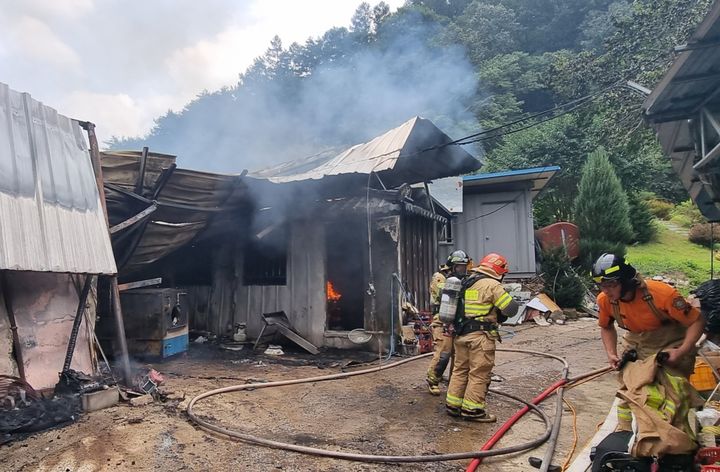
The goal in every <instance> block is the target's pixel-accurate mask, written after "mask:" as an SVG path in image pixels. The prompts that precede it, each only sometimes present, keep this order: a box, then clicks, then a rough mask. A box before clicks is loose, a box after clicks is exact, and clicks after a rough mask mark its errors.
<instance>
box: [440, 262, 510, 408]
mask: <svg viewBox="0 0 720 472" xmlns="http://www.w3.org/2000/svg"><path fill="white" fill-rule="evenodd" d="M507 272H508V268H507V260H506V259H505V258H504V257H503V256H501V255H499V254H495V253H490V254H488V255H486V256H485V257H483V259H482V260H481V261H480V264H478V265H477V266H476V267H473V269H472V270H471V272H470V275H469V276H468V277H467V278H466V279H465V280H464V281H463V284H462V287H463V291H462V293H463V296H462V298H461V300H462V303H460V304H459V305H458V311H457V314H456V318H455V333H456V337H455V341H454V349H455V361H454V366H453V371H452V375H451V377H450V385H449V386H448V392H447V396H446V399H445V404H446V407H447V412H448V414H449V415H451V416H459V417H462V418H464V419H467V420H471V421H479V422H493V421H496V420H497V418H496V417H495V416H494V415H491V414H489V413H488V412H487V405H486V403H485V395H486V394H487V390H488V386H489V385H490V375H491V374H490V373H491V372H492V369H493V366H494V365H495V342H496V341H498V340H499V339H500V336H499V334H498V323H499V322H500V323H501V322H502V321H504V320H505V319H507V318H509V317H512V316H514V315H515V314H516V313H517V310H518V308H519V307H518V304H517V302H515V300H513V298H512V297H511V296H510V294H508V293H507V292H506V291H505V289H504V288H503V286H502V283H501V281H502V279H503V277H504V276H505V274H506V273H507Z"/></svg>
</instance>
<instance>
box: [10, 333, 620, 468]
mask: <svg viewBox="0 0 720 472" xmlns="http://www.w3.org/2000/svg"><path fill="white" fill-rule="evenodd" d="M513 331H514V332H515V333H514V336H512V337H510V336H507V337H506V339H505V341H504V343H503V344H502V345H500V347H501V348H502V347H507V348H518V349H531V350H536V351H543V352H549V353H553V354H557V355H560V356H564V357H566V358H567V360H568V362H569V363H570V366H571V375H576V374H579V373H582V372H586V371H589V370H592V369H595V368H598V367H602V366H603V365H604V363H605V355H604V353H603V349H602V345H601V342H600V339H599V332H598V329H597V328H596V326H595V324H594V321H593V320H590V319H580V320H578V321H573V322H568V324H566V325H563V326H555V325H554V326H550V327H542V328H541V327H536V326H534V325H529V324H526V325H523V326H520V327H516V328H514V329H513ZM351 355H352V356H353V357H354V358H355V359H359V360H367V359H368V357H367V355H364V356H363V355H361V354H349V353H338V352H332V353H324V354H321V356H318V358H312V357H311V356H308V355H303V354H299V353H297V354H291V353H288V354H287V355H285V356H282V357H269V356H264V355H252V354H251V353H248V352H245V351H239V352H226V351H222V352H221V351H218V350H216V349H215V348H213V347H210V346H199V347H193V349H192V350H191V352H190V354H189V355H188V356H186V357H184V358H180V359H176V360H172V361H169V362H165V363H159V364H155V365H154V367H155V368H156V369H157V370H159V371H161V372H163V373H164V374H165V376H166V383H165V385H164V389H165V390H166V391H169V392H172V393H171V395H170V397H171V400H169V401H167V402H165V403H152V404H150V405H146V406H141V407H132V406H129V405H127V404H121V405H118V406H116V407H113V408H108V409H105V410H102V411H98V412H94V413H90V414H87V415H84V416H82V417H81V419H80V420H79V421H78V422H77V423H75V424H72V425H70V426H67V427H65V428H62V429H55V430H52V431H46V432H43V433H38V434H35V435H33V436H31V437H29V438H26V439H24V440H22V441H15V442H13V443H10V444H8V445H5V446H2V447H0V451H1V453H2V457H3V460H2V463H0V469H2V470H8V471H35V470H41V471H73V472H75V471H95V470H137V471H150V470H231V469H233V470H251V471H272V470H284V471H303V472H305V471H307V472H310V471H317V470H324V471H391V470H393V471H394V470H427V471H455V470H464V467H465V465H466V464H467V461H456V462H434V463H424V464H400V465H399V464H365V463H356V462H348V461H340V460H333V459H327V458H321V457H314V456H307V455H301V454H297V453H292V452H284V451H280V450H275V449H269V448H264V447H259V446H253V445H249V444H245V443H242V442H237V441H231V440H227V439H225V438H223V437H220V436H217V435H214V434H212V433H209V432H206V431H203V430H201V429H199V428H197V427H195V426H194V425H192V424H191V423H190V422H189V421H188V418H187V416H186V414H185V411H184V406H185V405H186V404H187V401H188V400H189V399H190V398H192V397H193V396H195V395H197V394H199V393H202V392H204V391H207V390H210V389H214V388H218V387H224V386H229V385H234V384H244V383H248V382H255V381H272V380H280V379H293V378H302V377H310V376H318V375H325V374H331V373H336V372H340V371H341V366H342V365H343V364H344V363H345V362H346V361H347V360H348V359H350V357H349V356H351ZM427 363H428V359H421V360H418V361H414V362H410V363H407V364H405V365H402V366H400V367H396V368H393V369H389V370H386V371H382V372H378V373H372V374H367V375H362V376H358V377H351V378H347V379H342V380H335V381H329V382H315V383H311V384H302V385H295V386H288V387H279V388H268V389H256V390H253V391H243V392H234V393H229V394H224V395H221V396H214V397H211V398H209V399H207V400H204V401H202V402H200V403H199V404H198V405H197V407H196V412H197V413H198V414H200V415H202V416H203V417H205V418H211V419H213V420H214V421H216V422H217V423H219V424H221V425H224V426H226V427H229V428H233V429H236V430H240V431H244V432H249V433H251V434H255V435H259V436H262V437H265V438H269V439H274V440H278V441H284V442H292V443H295V444H300V445H307V446H314V447H322V448H327V449H332V450H342V451H349V452H362V453H372V454H388V455H411V454H412V455H417V454H435V453H446V452H462V451H470V450H476V449H479V448H480V447H481V446H482V444H483V443H484V442H485V441H486V440H487V439H488V438H489V437H490V436H491V435H492V433H493V432H494V431H495V430H496V429H497V428H498V427H499V425H500V424H502V422H503V421H505V420H506V419H507V418H509V417H510V416H512V414H513V413H514V412H515V411H516V410H517V409H518V408H519V406H518V405H517V404H516V403H514V402H510V401H507V400H505V399H504V398H503V397H499V396H497V395H492V396H491V397H489V405H490V409H491V410H492V412H493V413H494V414H496V415H497V416H498V418H499V422H498V423H497V424H475V423H468V422H463V421H458V420H456V419H454V418H450V417H448V416H447V415H446V414H445V412H444V406H443V401H442V397H433V396H431V395H429V394H428V393H427V392H426V390H425V384H424V380H423V379H424V373H425V370H426V367H427ZM560 369H561V366H560V364H559V363H558V362H557V361H553V360H550V359H544V358H539V357H535V356H529V355H526V354H517V353H503V352H500V353H498V355H497V365H496V368H495V373H496V374H498V375H500V376H501V377H503V378H504V381H502V382H494V383H493V388H497V389H500V390H503V391H507V392H510V393H513V394H515V395H517V396H520V397H522V398H526V399H528V400H529V399H531V398H532V397H534V396H535V395H537V394H538V393H539V392H541V391H542V390H543V389H544V388H545V387H546V386H548V385H550V384H551V383H553V382H554V381H555V380H556V379H558V378H559V375H560ZM614 389H615V383H614V379H613V378H611V377H610V376H604V377H601V378H600V379H599V380H595V381H593V382H589V383H586V384H584V385H581V386H579V387H577V388H574V389H571V390H569V391H568V392H567V393H566V398H567V399H568V400H569V401H570V402H571V403H572V404H573V405H574V407H575V408H576V409H577V413H578V416H577V432H578V436H579V439H578V440H577V449H578V450H580V449H581V448H582V446H583V445H584V444H585V443H586V442H587V441H588V440H589V439H590V437H592V435H593V434H594V433H595V431H596V427H597V425H598V423H600V422H601V421H603V419H604V418H605V416H606V414H607V411H608V409H609V407H610V405H611V404H612V400H613V394H614ZM183 397H184V398H185V400H184V401H182V399H183ZM554 404H555V402H554V401H552V400H550V401H547V402H545V403H544V404H543V410H544V411H545V412H546V413H547V414H548V415H549V416H551V417H552V416H554V414H555V412H554ZM543 430H544V425H543V423H542V421H540V420H539V419H538V418H537V417H535V416H531V415H528V416H527V417H525V418H524V419H522V420H521V421H520V422H519V423H517V425H516V426H515V427H514V428H512V429H511V430H510V432H509V433H508V434H507V435H506V437H505V438H503V440H502V441H501V442H500V443H499V444H498V447H502V446H508V445H512V444H517V443H519V442H524V441H528V440H530V439H533V438H535V437H537V436H538V435H539V434H541V433H542V431H543ZM572 444H573V421H572V416H571V415H570V414H565V415H564V416H563V428H562V430H561V434H560V439H559V443H558V448H557V451H556V454H555V459H554V463H557V464H561V463H562V462H563V461H564V460H565V458H566V456H567V455H568V453H569V452H570V450H571V447H572ZM543 449H544V446H541V447H540V448H539V449H536V450H534V451H531V452H529V453H522V454H516V455H513V456H503V457H498V458H492V459H486V460H485V462H484V464H483V466H482V467H481V470H493V471H500V472H503V471H517V470H533V469H532V468H531V467H530V466H529V465H528V462H527V457H528V456H531V455H533V456H538V457H542V455H543V452H544V451H543Z"/></svg>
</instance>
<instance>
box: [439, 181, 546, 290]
mask: <svg viewBox="0 0 720 472" xmlns="http://www.w3.org/2000/svg"><path fill="white" fill-rule="evenodd" d="M452 233H453V243H452V244H441V245H440V248H439V251H438V252H439V258H440V259H439V261H438V262H442V261H444V260H445V259H446V258H447V256H448V255H449V254H450V253H451V252H452V251H454V250H456V249H462V250H464V251H466V252H467V253H468V254H469V255H470V257H472V258H473V260H474V261H475V262H476V263H477V262H478V261H479V260H480V259H481V258H482V257H483V256H484V255H485V254H487V253H489V252H499V253H501V254H502V255H504V256H505V257H507V259H508V262H509V263H510V274H508V277H510V278H522V277H531V276H533V275H535V237H534V234H533V216H532V197H531V194H530V192H529V191H527V190H524V191H514V192H492V193H467V192H466V193H465V194H464V195H463V212H462V213H460V214H458V215H457V216H456V217H455V218H453V221H452Z"/></svg>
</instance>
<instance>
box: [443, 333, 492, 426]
mask: <svg viewBox="0 0 720 472" xmlns="http://www.w3.org/2000/svg"><path fill="white" fill-rule="evenodd" d="M454 346H455V361H454V365H453V371H452V376H451V378H450V385H449V386H448V391H447V397H446V400H445V402H446V403H447V406H448V407H451V408H460V409H461V410H463V411H466V412H470V413H473V412H476V411H477V410H485V395H486V394H487V390H488V386H489V385H490V376H491V372H492V369H493V367H494V365H495V339H493V338H492V337H491V336H490V335H489V334H488V333H486V332H485V331H474V332H472V333H468V334H464V335H462V336H457V337H456V338H455V343H454Z"/></svg>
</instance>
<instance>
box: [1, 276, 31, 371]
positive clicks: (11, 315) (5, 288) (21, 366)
mask: <svg viewBox="0 0 720 472" xmlns="http://www.w3.org/2000/svg"><path fill="white" fill-rule="evenodd" d="M0 290H1V291H2V294H3V299H4V300H5V309H6V310H7V314H8V320H9V321H10V331H11V332H12V338H13V347H14V350H15V361H16V362H17V368H18V375H19V376H20V378H21V379H23V381H25V382H27V378H26V377H25V363H24V362H23V357H22V345H21V344H20V337H19V336H18V332H17V330H18V327H17V323H16V321H15V311H13V305H12V299H11V298H10V284H9V283H8V281H7V275H6V273H5V271H0Z"/></svg>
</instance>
